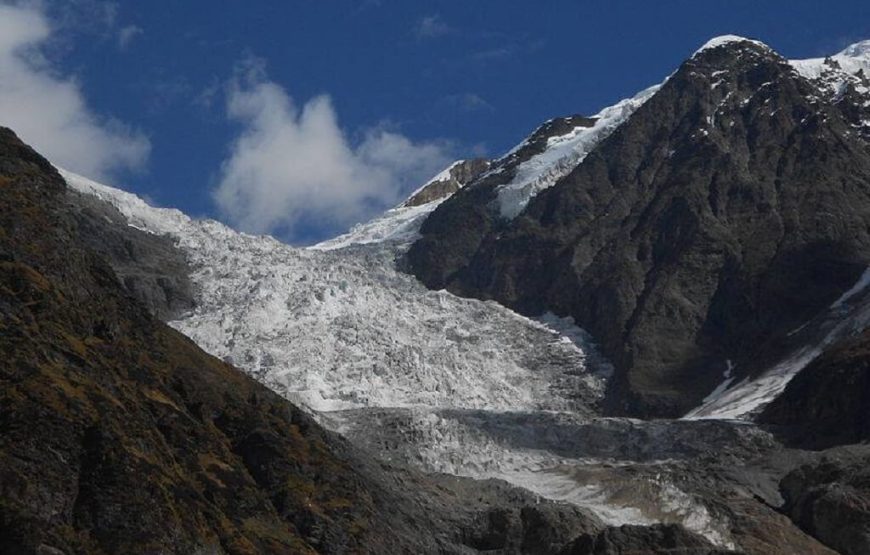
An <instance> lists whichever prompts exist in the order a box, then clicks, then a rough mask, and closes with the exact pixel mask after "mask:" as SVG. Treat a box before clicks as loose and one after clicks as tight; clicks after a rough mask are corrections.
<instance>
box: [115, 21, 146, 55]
mask: <svg viewBox="0 0 870 555" xmlns="http://www.w3.org/2000/svg"><path fill="white" fill-rule="evenodd" d="M144 33H145V31H144V30H143V29H142V27H139V26H138V25H127V26H126V27H122V28H121V29H120V30H119V31H118V48H120V49H121V50H126V49H127V47H128V46H130V43H131V42H133V39H135V38H136V37H138V36H140V35H142V34H144Z"/></svg>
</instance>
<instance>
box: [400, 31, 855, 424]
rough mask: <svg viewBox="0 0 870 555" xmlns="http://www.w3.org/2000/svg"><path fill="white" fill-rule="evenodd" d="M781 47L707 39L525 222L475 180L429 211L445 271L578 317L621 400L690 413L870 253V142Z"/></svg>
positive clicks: (488, 294)
mask: <svg viewBox="0 0 870 555" xmlns="http://www.w3.org/2000/svg"><path fill="white" fill-rule="evenodd" d="M816 93H817V89H816V88H815V87H814V86H813V85H811V84H810V83H808V82H807V81H806V80H804V79H803V78H801V77H800V76H798V75H797V73H796V72H795V71H794V70H793V69H792V68H791V67H790V66H789V65H788V64H787V62H786V61H785V60H784V59H782V58H781V57H780V56H778V55H777V54H776V53H774V52H772V51H770V50H768V49H767V48H765V47H763V46H759V45H757V44H754V43H751V42H748V41H743V42H736V43H729V44H726V45H724V46H720V47H716V48H711V49H707V50H704V51H702V52H700V53H698V54H697V55H695V56H694V57H693V58H691V59H690V60H688V61H686V62H685V63H684V64H683V65H682V66H681V67H680V68H679V70H678V71H677V72H676V73H675V74H674V75H672V76H671V78H669V79H668V81H667V82H666V83H665V84H664V85H663V86H662V87H661V89H660V90H659V91H658V92H657V93H656V94H655V95H653V97H652V98H650V99H649V100H648V101H647V102H646V103H645V104H644V105H643V106H641V107H640V108H639V109H638V110H637V111H636V112H635V113H634V114H633V115H632V116H631V117H630V119H629V120H628V121H627V122H626V123H624V124H623V125H622V126H621V127H620V128H619V129H617V130H616V131H615V132H614V133H613V134H612V135H611V136H610V137H609V138H607V139H605V140H604V141H603V142H602V143H601V144H600V145H598V146H597V147H596V148H595V149H594V150H593V151H592V152H591V153H590V154H589V155H588V156H587V157H586V159H585V160H584V161H583V163H581V164H580V165H579V166H578V167H577V168H575V170H574V171H573V172H571V173H570V174H569V175H567V176H566V177H564V178H563V179H562V180H560V181H559V182H558V183H557V184H556V185H555V186H553V187H552V188H550V189H548V190H545V191H543V192H542V193H541V194H539V195H538V196H537V197H535V198H534V199H533V200H532V201H531V202H530V204H529V205H528V207H527V208H526V210H525V211H524V212H523V213H521V214H520V215H519V216H518V217H517V218H516V219H514V220H512V221H503V220H499V218H498V217H497V216H496V215H495V214H493V213H492V209H490V208H488V204H489V199H491V198H492V196H493V195H494V194H495V193H494V188H493V186H492V185H488V184H486V183H474V184H471V185H470V186H468V187H466V188H465V189H464V190H462V191H460V193H458V194H457V195H455V196H454V197H452V198H451V199H449V200H448V201H447V202H445V203H444V204H443V205H441V206H440V207H439V208H438V209H437V210H436V211H435V212H434V213H433V214H432V216H431V217H430V218H429V219H428V220H427V222H426V223H425V224H424V226H423V229H422V236H423V237H422V238H421V239H420V240H419V241H418V242H417V243H416V244H415V245H414V246H413V248H412V249H411V251H410V252H409V254H408V263H409V267H410V268H411V270H412V271H413V273H415V274H416V275H417V276H418V277H419V278H420V279H421V280H422V281H423V282H424V283H426V284H427V285H428V286H430V287H433V288H438V287H447V288H449V289H450V290H452V291H454V292H457V293H459V294H464V295H470V296H476V297H481V298H491V299H495V300H498V301H499V302H502V303H504V304H506V305H508V306H511V307H514V308H516V309H518V310H520V311H521V312H525V313H529V314H539V313H541V312H544V311H546V310H552V311H554V312H556V313H557V314H562V315H571V316H574V317H575V319H576V321H577V322H578V324H579V325H581V326H582V327H584V328H586V329H587V330H588V331H590V332H591V333H592V334H593V336H594V337H595V338H596V339H597V340H598V341H599V342H600V345H601V347H602V349H603V351H604V353H605V354H606V355H607V356H609V357H610V358H611V359H612V361H613V362H614V363H615V365H616V367H617V370H618V374H617V379H616V380H615V384H614V389H613V391H612V392H611V397H610V399H611V406H610V410H611V411H612V412H615V413H628V414H633V415H641V416H676V415H679V414H681V413H682V412H684V411H685V410H687V409H689V408H691V407H692V406H694V405H696V404H697V403H698V402H699V401H700V400H701V398H703V397H704V396H705V395H706V394H707V393H709V392H710V391H711V390H712V389H713V388H714V387H715V386H716V385H717V384H718V383H719V382H720V381H721V379H722V378H721V376H722V373H723V371H724V370H725V369H726V364H727V362H726V360H731V362H732V363H733V364H734V365H735V366H736V368H737V373H738V374H739V375H746V374H751V373H753V372H755V371H758V370H760V369H761V368H762V367H763V365H764V364H765V363H768V362H770V360H772V359H773V358H774V357H775V356H776V355H777V354H779V353H778V352H777V351H776V345H777V344H778V343H780V342H781V341H782V340H783V338H784V337H785V336H786V335H787V334H788V332H790V331H792V330H794V329H795V328H797V327H799V326H801V325H802V324H803V323H804V322H806V321H807V320H809V319H810V318H811V317H813V316H814V315H816V314H817V313H818V312H819V311H821V310H822V309H823V308H825V307H827V306H828V305H829V304H830V303H831V302H832V301H834V300H835V299H836V298H837V297H838V296H839V294H841V293H842V292H843V291H844V290H846V289H848V288H849V287H850V286H851V285H852V284H853V283H854V282H855V281H856V280H857V278H858V277H859V276H860V274H861V273H862V271H863V269H864V268H865V267H866V266H867V264H868V262H870V149H868V147H867V144H866V143H865V142H864V141H863V139H861V137H860V135H859V134H857V133H851V132H850V130H851V129H852V128H851V127H850V121H849V119H848V118H847V116H846V115H845V114H846V111H845V109H844V106H843V105H842V103H838V104H833V103H830V102H828V101H826V100H824V99H823V98H821V97H820V95H818V94H816Z"/></svg>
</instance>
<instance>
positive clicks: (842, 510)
mask: <svg viewBox="0 0 870 555" xmlns="http://www.w3.org/2000/svg"><path fill="white" fill-rule="evenodd" d="M868 463H870V449H868V447H867V446H862V447H853V448H849V449H839V450H831V451H828V452H826V453H825V455H824V456H823V457H822V458H821V460H820V461H818V462H816V463H813V464H808V465H804V466H802V467H800V468H798V469H796V470H794V471H793V472H791V473H789V474H788V475H787V476H786V477H785V478H784V479H783V480H782V482H781V484H780V488H781V490H782V495H783V498H784V499H785V504H784V505H783V512H784V513H785V514H786V515H788V516H789V517H790V518H791V519H792V520H793V521H794V522H795V523H796V524H798V525H799V526H800V527H801V528H803V529H804V530H805V531H806V532H807V533H809V534H811V535H812V536H814V537H816V538H818V539H819V540H821V541H822V542H824V543H825V544H827V545H829V546H830V547H832V548H833V549H836V550H837V551H838V552H840V553H842V554H843V555H861V554H864V553H870V464H868Z"/></svg>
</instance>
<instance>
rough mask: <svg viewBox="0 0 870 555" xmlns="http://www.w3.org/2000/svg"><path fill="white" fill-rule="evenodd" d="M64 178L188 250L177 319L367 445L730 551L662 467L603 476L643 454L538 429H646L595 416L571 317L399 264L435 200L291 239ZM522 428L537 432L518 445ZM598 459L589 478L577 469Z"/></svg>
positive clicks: (595, 360)
mask: <svg viewBox="0 0 870 555" xmlns="http://www.w3.org/2000/svg"><path fill="white" fill-rule="evenodd" d="M62 174H63V176H64V178H65V179H66V181H67V183H68V184H69V185H70V186H71V188H73V189H75V190H77V191H79V192H82V193H86V194H89V195H94V196H96V197H99V198H100V199H103V200H105V201H107V202H109V203H110V204H112V205H113V206H114V207H115V208H116V209H118V211H119V212H121V214H123V215H124V216H125V217H126V219H127V222H128V224H129V225H130V226H132V227H135V228H137V229H140V230H142V231H145V232H149V233H154V234H160V235H166V236H169V237H171V238H172V239H173V240H174V241H175V242H176V245H177V246H178V248H179V249H181V250H182V251H183V252H184V253H185V255H186V256H187V258H188V259H189V262H190V264H191V267H192V270H193V273H192V276H191V278H192V281H193V283H194V285H195V288H196V290H197V292H196V301H197V306H196V308H195V309H194V310H193V311H191V312H190V313H188V314H185V315H184V316H182V317H181V318H179V319H178V320H176V321H173V322H170V325H172V326H173V327H175V328H176V329H178V330H179V331H181V332H182V333H184V334H186V335H187V336H188V337H190V338H191V339H193V340H194V341H195V342H196V343H197V344H198V345H200V346H201V347H202V348H203V349H205V350H206V351H208V352H210V353H212V354H214V355H215V356H218V357H221V358H223V359H225V360H228V361H230V362H232V363H233V364H235V365H236V366H237V367H239V368H240V369H242V370H244V371H245V372H247V373H249V374H251V375H252V376H254V377H255V378H256V379H258V380H259V381H261V382H262V383H264V384H266V385H267V386H269V387H270V388H272V389H273V390H275V391H276V392H278V393H280V394H281V395H283V396H285V397H286V398H288V399H290V400H292V401H294V402H296V403H298V404H300V405H303V406H305V407H307V408H308V409H309V410H310V411H311V413H312V414H313V415H315V417H316V418H318V420H319V421H320V422H322V423H323V424H324V425H325V426H327V427H329V428H331V429H333V430H335V431H338V432H339V433H343V434H344V435H345V436H346V437H348V438H349V439H351V441H354V442H355V443H357V444H358V445H361V446H363V447H365V448H368V449H372V450H373V451H375V452H377V453H378V454H379V455H380V456H382V457H385V458H387V459H389V458H395V457H396V456H397V455H399V454H401V455H400V456H398V459H399V460H401V462H403V463H407V464H413V465H416V466H418V467H420V468H422V469H424V470H426V471H434V472H450V473H454V474H457V475H463V476H469V477H473V478H481V479H487V478H498V479H503V480H505V481H508V482H510V483H513V484H514V485H517V486H520V487H524V488H527V489H530V490H531V491H533V492H535V493H537V494H538V495H541V496H542V497H546V498H550V499H554V500H558V501H563V502H570V503H575V504H578V505H581V506H584V507H587V508H589V509H591V510H593V511H594V512H595V513H596V514H598V515H599V516H600V517H601V518H602V519H603V520H604V521H605V522H608V523H610V524H615V525H619V524H625V523H635V524H649V523H652V522H680V523H682V524H684V525H685V526H687V527H688V528H689V529H692V530H694V531H696V532H699V533H701V534H704V535H705V536H707V537H708V538H710V539H712V540H713V541H715V542H716V543H718V544H720V545H723V546H730V545H731V542H730V540H729V539H728V535H727V532H726V530H727V523H726V522H724V521H722V520H721V519H720V518H718V517H714V516H713V515H712V514H710V513H709V511H708V510H707V509H706V508H705V505H704V503H703V501H702V500H701V499H699V498H696V496H694V495H692V494H691V493H687V492H684V491H682V490H681V489H680V488H679V487H678V486H676V485H675V484H674V483H673V482H672V480H671V479H670V478H668V477H666V476H665V475H663V474H661V472H660V471H659V470H656V469H655V467H653V466H650V467H649V470H648V472H649V475H647V474H646V472H644V475H643V477H642V478H637V479H639V480H641V481H642V482H643V484H644V490H645V491H647V495H646V496H645V497H643V498H637V499H626V498H625V496H624V495H622V494H621V492H623V491H624V490H625V488H626V487H629V486H628V482H630V481H632V480H635V479H636V478H624V479H622V478H614V477H611V478H609V479H608V481H606V483H601V478H602V476H603V474H609V473H611V468H612V467H613V466H614V465H616V466H617V467H618V466H620V465H625V464H633V461H632V457H633V456H634V454H633V453H628V454H624V453H623V454H620V453H617V452H613V453H603V452H601V451H595V452H591V453H587V454H584V452H583V451H582V449H581V450H579V451H577V450H575V451H572V452H570V453H558V449H556V448H555V445H556V444H557V443H558V442H556V443H553V442H552V441H551V442H550V443H547V438H548V437H550V439H552V437H551V436H552V433H549V434H548V433H546V432H544V429H545V428H544V427H541V424H546V423H547V422H551V421H552V419H554V418H555V419H556V420H564V419H568V421H570V422H571V425H572V426H583V425H584V424H583V423H587V422H588V423H590V424H589V426H588V429H590V430H593V434H594V435H600V434H601V433H602V432H600V431H596V430H599V428H602V427H603V428H608V427H611V426H617V427H622V429H624V430H630V429H633V428H634V427H635V426H636V424H637V423H635V422H633V421H628V420H619V421H618V420H613V421H612V422H613V423H611V421H610V420H608V419H603V420H602V419H596V418H595V414H596V413H597V412H598V405H599V403H600V402H601V400H602V399H603V396H604V391H605V388H606V385H607V380H608V377H609V376H610V373H611V371H612V368H611V366H610V365H609V363H608V362H607V361H606V360H604V359H603V358H602V357H601V356H600V355H598V354H597V352H596V350H595V346H594V343H593V342H592V340H591V338H590V337H589V336H588V334H586V333H585V332H584V331H583V330H581V329H579V328H577V327H576V326H574V325H573V322H572V321H571V320H570V319H564V318H559V317H556V316H554V315H552V314H545V315H542V316H541V317H540V318H537V319H529V318H526V317H524V316H521V315H519V314H516V313H514V312H513V311H511V310H509V309H507V308H505V307H503V306H501V305H499V304H497V303H494V302H484V301H479V300H474V299H465V298H461V297H457V296H455V295H453V294H451V293H449V292H446V291H430V290H428V289H426V288H425V287H424V286H423V285H422V284H420V283H419V282H418V281H417V280H416V279H415V278H413V277H412V276H409V275H407V274H404V273H402V272H400V271H399V270H398V269H397V267H396V259H397V257H398V256H399V255H400V254H401V253H402V252H404V250H405V249H406V248H407V247H408V245H409V242H410V241H411V240H413V238H414V237H415V236H416V228H417V226H419V223H421V222H422V219H423V218H424V217H425V215H426V214H427V213H428V212H431V210H433V209H434V208H435V207H436V206H437V204H438V203H439V202H440V201H433V202H431V203H429V204H427V205H423V206H420V207H401V206H400V207H397V208H396V209H394V210H392V211H388V212H387V213H386V214H385V215H384V216H382V217H381V218H379V219H377V220H375V221H373V222H371V223H370V224H366V225H363V226H359V227H357V228H356V229H355V230H354V231H352V232H351V233H349V234H347V235H345V236H343V237H342V238H340V239H339V240H334V241H331V242H327V243H325V244H321V245H315V246H314V247H311V248H294V247H291V246H288V245H286V244H284V243H281V242H279V241H277V240H275V239H273V238H271V237H266V236H253V235H248V234H244V233H239V232H236V231H234V230H232V229H230V228H228V227H227V226H225V225H223V224H221V223H219V222H216V221H211V220H195V219H191V218H189V217H187V216H185V215H184V214H182V213H181V212H179V211H177V210H173V209H164V208H154V207H151V206H149V205H148V204H147V203H145V202H144V201H143V200H142V199H140V198H138V197H136V196H135V195H132V194H130V193H126V192H124V191H121V190H118V189H114V188H111V187H107V186H104V185H101V184H99V183H96V182H93V181H90V180H88V179H85V178H83V177H80V176H77V175H75V174H72V173H69V172H65V171H62ZM517 419H519V423H518V420H517ZM498 422H503V423H504V424H499V425H496V426H495V427H493V425H492V423H498ZM535 422H537V423H538V424H539V425H538V427H537V428H536V427H534V426H531V424H533V423H535ZM617 422H622V424H617ZM497 430H500V431H499V432H498V433H496V431H497ZM522 430H533V435H535V434H537V435H535V437H531V436H529V437H531V439H529V440H528V441H526V442H525V443H523V442H519V443H517V439H518V438H519V437H522V436H523V435H524V434H525V435H528V433H526V432H523V431H522ZM566 437H567V436H566ZM537 441H541V442H542V443H541V444H540V445H535V442H537ZM611 443H612V444H613V445H617V444H621V443H626V440H624V439H613V440H612V441H611ZM627 443H631V441H628V442H627ZM664 456H665V457H667V456H668V455H667V454H665V455H664ZM599 466H600V467H601V469H602V470H600V471H599V474H595V476H593V477H590V476H591V475H589V474H588V472H585V473H584V472H580V469H581V468H585V469H587V470H588V469H590V468H592V467H596V468H598V467H599ZM644 468H646V467H644ZM578 473H579V474H578ZM635 473H636V471H632V476H634V474H635ZM663 507H664V508H665V509H662V508H663Z"/></svg>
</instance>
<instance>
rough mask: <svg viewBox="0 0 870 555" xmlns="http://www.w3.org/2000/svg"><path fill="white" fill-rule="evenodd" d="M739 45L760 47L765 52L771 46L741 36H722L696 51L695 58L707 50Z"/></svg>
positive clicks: (709, 41) (714, 38)
mask: <svg viewBox="0 0 870 555" xmlns="http://www.w3.org/2000/svg"><path fill="white" fill-rule="evenodd" d="M738 43H750V44H753V45H755V46H759V47H761V48H764V49H765V50H770V47H769V46H767V45H766V44H764V43H763V42H761V41H758V40H755V39H750V38H746V37H741V36H739V35H720V36H718V37H713V38H712V39H710V40H708V41H707V42H706V43H704V45H703V46H702V47H701V48H699V49H698V50H696V51H695V53H694V54H693V57H694V56H697V55H698V54H700V53H701V52H704V51H706V50H712V49H714V48H720V47H722V46H728V45H732V44H738Z"/></svg>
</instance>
